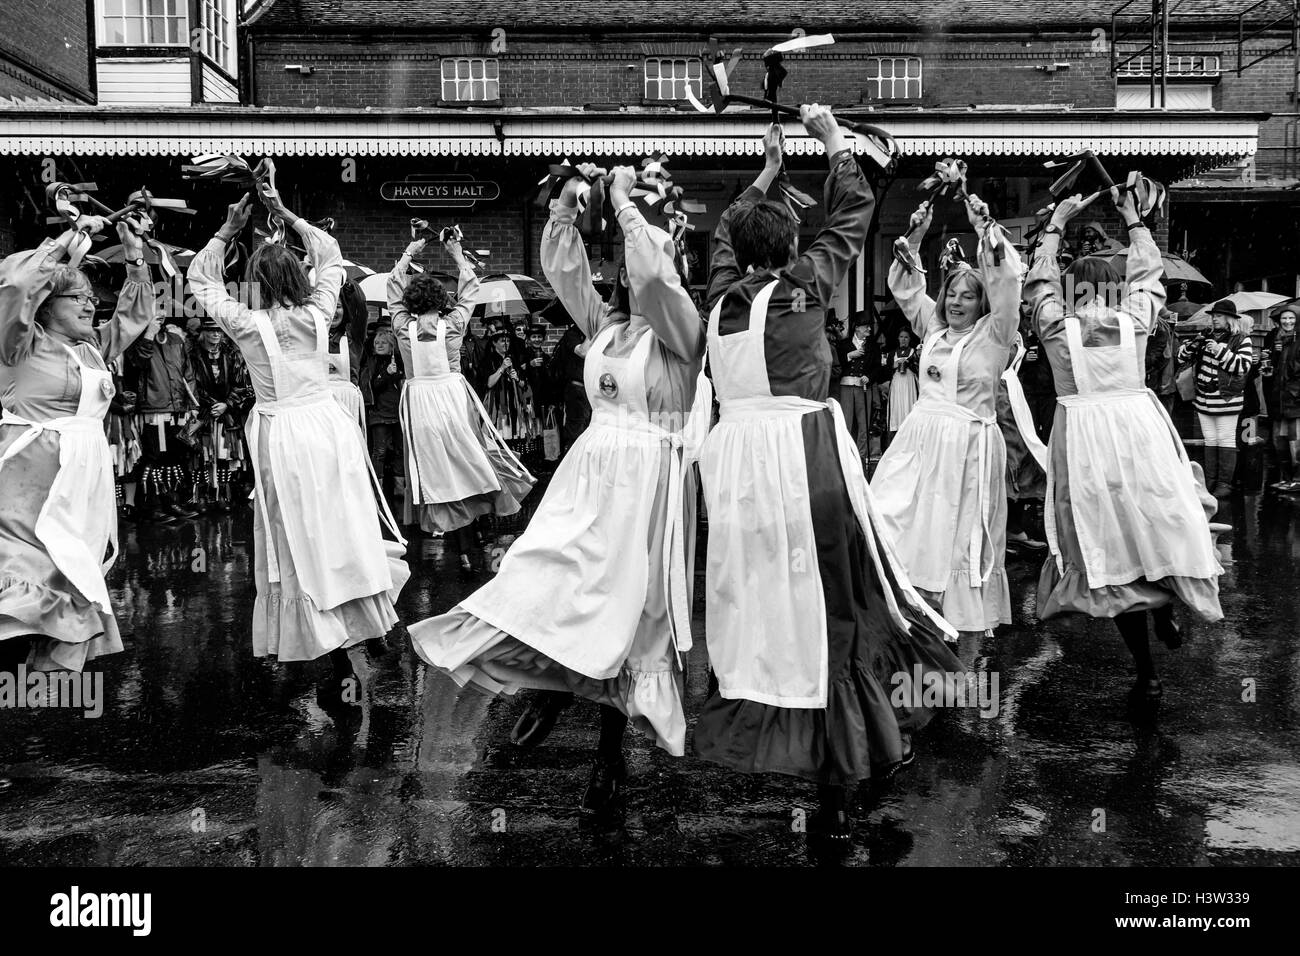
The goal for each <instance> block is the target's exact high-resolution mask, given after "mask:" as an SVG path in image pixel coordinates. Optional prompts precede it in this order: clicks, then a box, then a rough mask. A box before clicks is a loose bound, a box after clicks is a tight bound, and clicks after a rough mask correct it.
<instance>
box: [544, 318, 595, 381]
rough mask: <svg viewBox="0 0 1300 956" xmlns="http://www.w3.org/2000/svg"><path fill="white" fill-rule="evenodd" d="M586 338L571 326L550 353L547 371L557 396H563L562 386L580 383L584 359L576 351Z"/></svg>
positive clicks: (579, 330) (575, 327) (578, 329)
mask: <svg viewBox="0 0 1300 956" xmlns="http://www.w3.org/2000/svg"><path fill="white" fill-rule="evenodd" d="M585 339H586V336H585V335H583V334H582V330H581V329H580V328H578V327H577V326H576V325H571V326H569V328H568V329H567V330H565V333H564V335H562V336H561V337H560V341H559V342H558V343H556V346H555V351H554V352H552V353H551V364H550V365H549V366H548V368H547V371H548V372H549V374H550V377H551V383H552V384H553V385H554V387H555V391H556V393H557V394H561V395H562V394H564V386H565V385H567V384H568V383H569V382H581V381H582V368H583V363H584V361H585V360H584V359H583V357H582V356H581V355H579V354H578V353H577V352H576V351H574V350H575V349H576V348H577V347H578V346H579V345H581V344H582V343H583V341H584V340H585Z"/></svg>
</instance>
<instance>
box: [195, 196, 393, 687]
mask: <svg viewBox="0 0 1300 956" xmlns="http://www.w3.org/2000/svg"><path fill="white" fill-rule="evenodd" d="M294 228H296V229H297V230H298V232H299V234H300V235H301V236H302V239H303V243H304V245H305V246H306V248H307V254H308V257H309V258H310V260H311V262H312V263H313V265H314V266H315V269H316V277H317V278H316V284H315V287H314V288H313V290H312V293H311V297H310V298H309V300H308V301H307V303H306V304H304V305H302V306H297V307H294V308H284V307H279V308H271V309H267V310H259V311H253V310H251V309H249V308H248V307H247V306H245V305H243V304H242V303H240V302H238V301H236V300H234V299H231V298H230V297H229V295H228V294H227V292H226V289H225V286H224V283H223V276H222V270H223V263H224V259H225V243H224V242H223V241H222V240H221V239H220V238H213V239H211V240H210V241H209V242H208V244H207V245H206V246H204V247H203V250H202V251H201V252H200V253H199V254H198V255H197V256H195V257H194V261H193V262H192V263H191V264H190V269H189V282H190V287H191V288H192V289H193V290H194V294H195V296H196V298H197V299H198V300H199V302H200V304H201V305H202V306H203V308H204V310H205V311H206V312H207V313H208V314H209V315H211V316H212V318H213V319H215V320H216V322H217V324H218V325H220V326H221V328H222V330H223V331H224V332H225V333H226V334H227V335H228V336H230V338H231V339H232V340H233V341H234V342H235V344H236V345H237V346H238V347H239V350H240V352H241V353H242V354H243V356H244V361H245V362H246V363H247V365H248V371H249V376H250V378H251V379H252V382H253V388H254V391H255V392H256V394H257V404H256V405H255V406H254V407H253V411H252V413H251V414H250V415H249V418H248V423H247V425H246V426H245V433H246V435H247V438H248V448H249V453H250V455H251V457H252V459H253V469H254V475H255V490H256V495H255V507H254V520H253V533H254V544H255V548H254V553H255V562H254V574H255V579H256V582H257V600H256V602H255V604H254V606H253V653H254V654H255V655H256V656H258V657H265V656H268V655H274V656H275V657H277V658H278V659H279V660H281V661H303V660H313V659H315V658H317V657H320V656H321V655H323V654H327V653H329V652H330V651H333V650H336V649H338V648H343V647H351V646H352V645H354V644H359V643H361V642H362V641H366V640H369V639H370V638H373V637H382V636H383V635H384V634H386V633H387V632H388V631H389V629H390V628H392V626H393V625H394V624H396V623H397V613H396V612H395V611H394V609H393V603H394V602H395V601H396V599H397V593H398V591H400V590H401V588H402V586H403V585H404V584H405V583H406V580H407V579H408V578H409V577H410V571H409V569H408V568H407V566H406V563H405V561H403V560H402V558H401V555H402V554H403V553H404V551H405V542H404V541H403V540H402V539H401V536H400V533H399V532H398V531H397V526H396V522H395V521H393V518H392V515H391V514H390V513H389V511H388V506H387V504H386V503H385V502H384V500H383V495H382V493H381V492H380V491H379V488H378V482H377V481H376V480H375V477H374V472H373V470H372V469H371V466H370V456H369V455H368V454H367V453H366V448H365V443H364V442H363V440H362V436H361V432H360V430H359V429H358V428H357V425H356V423H355V421H353V420H352V419H350V418H349V417H348V415H347V413H346V412H344V411H343V409H342V408H341V407H340V406H339V405H338V403H337V402H335V401H334V399H333V398H332V397H331V394H330V388H329V374H328V355H329V328H328V320H327V316H331V315H333V314H334V304H335V300H336V298H337V297H338V291H339V286H340V285H341V284H342V282H343V276H344V272H343V266H342V256H341V255H340V254H339V247H338V244H337V243H336V242H335V241H334V239H332V238H331V237H330V236H329V235H327V234H326V233H324V232H322V231H320V230H319V229H316V228H315V227H314V226H312V225H310V224H309V223H307V222H305V221H304V220H301V219H300V220H298V221H297V222H296V223H295V224H294ZM381 519H382V520H383V523H384V524H385V525H386V526H387V527H388V530H389V534H390V536H391V537H390V539H389V540H385V538H384V534H383V531H382V530H381V527H380V522H381Z"/></svg>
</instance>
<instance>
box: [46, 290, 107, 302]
mask: <svg viewBox="0 0 1300 956" xmlns="http://www.w3.org/2000/svg"><path fill="white" fill-rule="evenodd" d="M50 298H51V299H76V300H77V305H85V304H86V303H87V302H89V303H90V304H91V305H99V296H97V295H88V294H87V293H85V292H76V293H73V292H65V293H63V294H62V295H52V296H50Z"/></svg>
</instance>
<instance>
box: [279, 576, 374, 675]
mask: <svg viewBox="0 0 1300 956" xmlns="http://www.w3.org/2000/svg"><path fill="white" fill-rule="evenodd" d="M397 621H398V617H397V612H396V611H394V610H393V601H392V598H391V597H390V595H389V594H388V593H386V592H385V593H381V594H372V595H370V596H369V597H363V598H357V599H355V600H352V601H347V602H345V603H344V604H341V605H339V606H338V607H336V608H331V609H330V610H328V611H322V610H320V609H319V608H317V607H316V604H315V602H313V601H312V600H311V598H309V597H306V596H305V595H303V596H299V597H297V598H291V599H285V598H284V596H283V594H282V593H281V590H280V585H278V584H272V585H270V589H269V593H262V592H260V591H259V592H258V595H257V600H256V601H255V602H254V603H253V656H254V657H275V658H276V659H277V660H279V661H281V662H288V661H313V660H316V658H318V657H323V656H324V655H326V654H328V653H330V652H331V651H334V650H338V649H339V648H347V647H353V646H355V645H357V644H361V643H363V642H365V641H368V640H370V639H371V638H374V637H383V636H384V635H385V634H387V633H388V632H389V631H390V630H392V628H393V625H394V624H396V623H397Z"/></svg>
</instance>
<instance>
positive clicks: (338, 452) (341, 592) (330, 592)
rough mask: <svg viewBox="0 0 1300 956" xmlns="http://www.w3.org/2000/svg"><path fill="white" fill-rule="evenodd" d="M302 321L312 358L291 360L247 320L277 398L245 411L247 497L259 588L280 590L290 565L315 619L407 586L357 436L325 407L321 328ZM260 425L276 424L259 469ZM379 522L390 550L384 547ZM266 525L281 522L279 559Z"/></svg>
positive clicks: (269, 334)
mask: <svg viewBox="0 0 1300 956" xmlns="http://www.w3.org/2000/svg"><path fill="white" fill-rule="evenodd" d="M307 311H308V313H309V314H310V315H311V317H312V319H313V320H314V321H315V324H316V348H315V349H314V350H313V351H311V352H305V353H301V354H296V355H289V354H285V352H284V351H283V350H282V349H281V347H280V342H279V340H278V339H277V338H276V334H275V330H274V328H272V326H271V321H270V319H269V317H268V316H267V314H266V313H264V312H254V313H253V320H254V322H255V323H256V326H257V331H258V334H259V335H260V336H261V339H262V344H263V346H264V347H265V349H266V352H267V355H268V357H269V358H270V362H271V379H272V381H273V383H274V385H275V394H276V400H275V401H273V402H263V401H259V402H258V403H257V404H256V405H254V406H253V413H252V414H251V415H249V417H248V423H247V424H246V426H245V432H246V434H247V436H248V450H249V455H250V457H251V458H252V461H253V473H254V475H255V476H256V480H255V482H254V496H255V497H256V499H257V505H258V509H259V510H260V511H261V514H262V517H263V521H264V523H265V526H266V532H265V536H266V540H265V542H263V544H264V546H265V549H266V564H267V579H268V581H269V582H270V583H272V584H275V583H278V582H279V581H280V565H281V563H282V562H284V561H291V562H292V563H293V569H294V571H295V572H296V573H297V576H298V581H299V584H300V585H301V587H302V591H303V593H304V594H306V595H307V596H308V597H309V598H311V600H312V602H313V603H314V604H315V605H316V607H317V609H318V610H322V611H328V610H330V609H332V608H336V607H339V606H340V605H342V604H345V603H347V602H348V601H353V600H357V599H360V598H366V597H371V596H373V595H376V594H381V593H384V592H388V593H389V595H390V596H391V597H393V598H394V599H395V598H396V593H397V591H398V590H400V588H401V586H402V585H403V584H404V583H405V576H406V575H405V574H404V573H403V574H402V576H401V577H398V572H399V571H400V570H401V564H400V562H399V561H397V560H396V555H398V554H400V553H401V551H402V550H404V549H405V544H406V542H405V541H404V540H403V539H402V537H401V534H400V533H399V531H398V529H397V522H396V521H395V520H393V516H392V514H391V512H390V511H389V509H388V504H387V502H386V501H385V500H384V497H383V493H382V491H380V490H379V483H378V481H377V479H376V478H375V474H374V471H373V469H372V467H371V464H370V456H369V455H368V454H366V449H365V447H364V445H363V444H362V442H361V433H360V432H359V431H358V430H357V429H356V428H355V427H354V425H353V423H352V422H350V421H349V420H348V418H347V416H346V415H345V414H344V412H343V410H342V409H341V408H340V407H339V406H338V405H337V404H336V403H335V402H334V400H333V399H332V398H331V397H330V392H329V378H328V360H327V356H328V354H329V331H328V328H327V326H326V324H325V319H324V317H323V316H322V315H320V314H319V312H318V310H316V309H308V310H307ZM264 417H265V418H268V419H269V418H275V419H276V422H275V425H274V427H273V428H271V429H270V432H269V434H268V436H267V439H268V440H267V448H266V452H267V458H266V460H265V461H262V460H261V456H262V453H263V450H262V447H261V444H260V440H259V439H260V435H261V430H262V426H263V422H262V419H263V418H264ZM266 424H268V425H269V424H270V423H269V422H268V423H266ZM263 466H265V467H263ZM268 477H269V480H270V481H272V482H273V484H274V485H275V492H276V496H277V498H278V499H279V505H280V507H279V512H278V514H277V515H272V514H270V512H269V511H268V510H267V504H266V490H265V488H264V487H263V482H264V481H265V480H267V479H268ZM377 492H378V493H377ZM377 505H378V507H376V506H377ZM381 517H382V519H383V521H384V523H385V525H387V527H388V529H389V531H390V532H391V533H392V534H393V536H394V537H395V538H396V539H397V540H396V541H395V542H392V543H389V544H386V543H385V541H384V539H383V536H382V534H381V533H380V527H379V525H380V519H381ZM273 520H276V521H280V522H282V530H283V531H284V536H285V538H286V539H287V541H288V550H289V553H288V554H287V555H286V554H277V553H276V546H275V535H274V533H273V529H271V527H270V522H271V521H273ZM390 551H391V552H392V554H391V555H390ZM390 557H391V558H393V561H392V563H391V564H390Z"/></svg>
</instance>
